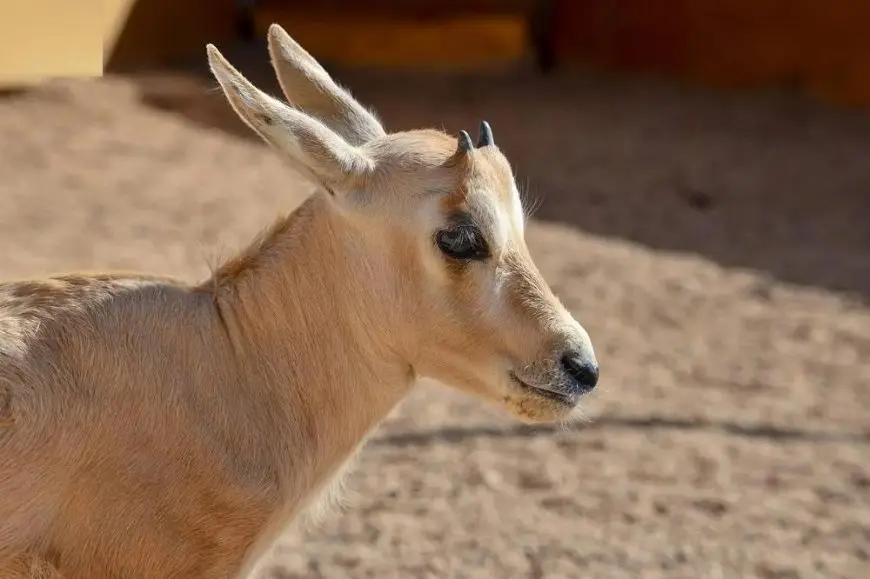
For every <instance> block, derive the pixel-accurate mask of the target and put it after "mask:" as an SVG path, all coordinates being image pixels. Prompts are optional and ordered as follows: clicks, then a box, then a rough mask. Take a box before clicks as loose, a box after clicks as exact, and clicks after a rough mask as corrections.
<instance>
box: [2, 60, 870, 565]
mask: <svg viewBox="0 0 870 579" xmlns="http://www.w3.org/2000/svg"><path fill="white" fill-rule="evenodd" d="M228 54H229V53H228ZM263 54H264V53H259V52H258V53H257V56H256V59H257V60H258V66H259V67H260V69H262V70H261V73H262V72H263V71H265V72H268V69H267V68H264V67H263V66H262V64H263V63H264V62H265V61H266V58H265V56H263ZM247 66H248V65H243V66H242V69H243V70H244V71H245V72H250V73H251V76H252V77H253V78H255V79H257V80H260V79H264V80H265V79H268V76H262V75H261V76H258V74H261V73H256V71H254V70H251V69H250V68H246V67H247ZM250 66H253V65H250ZM340 78H342V79H343V80H344V81H345V82H346V83H347V84H349V85H350V86H351V87H352V88H353V89H354V92H355V94H356V95H357V96H358V97H360V98H361V99H363V100H365V101H366V102H368V103H371V104H373V105H374V106H375V107H376V108H377V110H378V112H379V113H380V115H381V116H382V118H383V119H384V121H385V123H386V125H387V127H388V128H389V129H393V130H395V129H402V128H412V127H420V126H430V125H434V126H441V127H444V128H446V129H448V130H451V131H456V130H458V129H459V128H467V129H470V130H475V128H476V124H477V121H478V119H480V118H486V119H487V120H489V121H490V122H491V123H492V126H493V128H494V131H495V138H496V141H497V143H498V144H500V145H501V146H502V148H503V149H504V150H505V151H506V153H507V154H508V156H509V158H510V159H511V160H512V162H513V164H514V167H515V168H516V170H517V174H518V178H519V181H520V183H521V184H522V185H523V186H524V188H525V189H526V190H527V191H528V194H529V196H530V197H532V198H536V199H539V200H540V202H541V206H540V209H539V210H538V211H537V213H536V219H535V221H534V222H533V224H532V225H531V227H530V228H529V231H528V241H529V244H530V247H531V250H532V252H533V254H534V256H535V257H536V260H537V262H538V264H539V265H540V267H541V269H542V271H543V273H544V275H545V277H546V278H547V279H548V280H549V281H550V282H551V284H552V285H553V287H554V289H555V290H556V292H557V293H558V294H559V295H560V296H561V297H562V298H563V300H564V302H565V303H566V305H567V306H568V307H569V308H570V309H571V310H572V311H574V312H575V314H576V316H577V317H578V319H580V320H581V322H582V323H583V324H584V325H585V326H586V327H587V328H588V329H589V331H590V334H591V336H592V338H593V340H594V342H595V345H596V350H597V352H598V355H599V359H600V362H601V368H602V386H601V388H600V391H598V393H597V394H596V395H595V396H594V397H593V398H592V399H591V400H590V401H589V404H588V408H589V410H588V414H589V418H590V420H589V423H588V424H586V425H580V426H579V427H578V428H576V429H570V430H563V429H552V428H534V429H529V428H521V427H518V426H517V425H516V424H514V423H513V422H512V421H511V420H509V419H507V418H506V417H504V416H502V415H501V414H499V413H498V412H496V411H494V410H492V409H490V408H488V407H486V406H484V405H483V404H482V403H480V402H478V401H476V400H472V399H470V398H467V397H465V396H463V395H460V394H457V393H455V392H452V391H450V390H448V389H447V388H444V387H442V386H440V385H435V384H424V385H422V386H421V387H420V388H419V389H418V391H416V392H415V394H414V395H413V396H412V397H411V398H410V399H409V400H408V401H407V402H406V403H405V404H403V405H402V406H401V407H400V408H399V409H398V410H397V412H396V413H395V415H394V416H391V417H390V419H389V420H388V421H387V423H386V424H384V426H383V427H382V429H381V430H380V431H379V432H378V435H377V436H376V438H375V440H373V441H372V442H371V443H370V445H369V446H368V447H367V448H366V450H365V451H364V452H363V454H362V457H361V461H360V464H359V467H358V468H357V470H356V471H355V472H354V474H353V475H352V476H351V478H350V481H349V482H350V484H349V489H350V495H349V497H348V501H349V505H348V507H347V509H346V510H345V511H344V512H341V511H336V512H333V513H331V514H329V515H328V516H327V517H326V518H325V519H324V520H323V521H322V523H321V524H320V525H319V526H317V527H314V528H311V529H308V530H292V531H291V532H290V533H289V534H288V536H287V538H286V539H285V540H284V541H282V543H281V544H280V545H278V546H276V549H275V553H274V557H273V561H274V564H275V567H274V569H271V565H268V566H267V569H271V571H270V572H269V573H267V574H266V575H264V576H274V577H276V578H291V577H292V578H296V577H329V578H337V577H355V578H356V577H359V578H366V577H371V578H378V579H384V578H388V577H402V578H412V577H413V578H416V577H426V578H429V577H455V578H481V579H484V578H487V579H488V578H499V579H501V578H540V577H546V578H580V577H583V578H588V577H595V578H598V577H601V578H611V577H613V578H617V577H626V578H638V577H643V578H658V577H667V578H675V579H677V578H686V579H698V578H711V579H712V578H736V579H743V578H752V577H757V578H763V579H772V578H777V579H786V578H788V579H792V578H825V579H828V578H830V579H834V578H849V579H858V578H859V577H862V576H867V573H868V569H870V253H868V252H870V116H868V115H863V116H862V115H860V114H858V113H856V112H847V111H834V110H827V109H825V108H823V107H821V106H818V105H813V104H811V103H806V102H803V101H801V100H800V99H798V98H796V97H792V96H789V95H782V94H763V95H742V96H727V95H720V94H712V93H708V92H706V91H702V90H690V89H685V88H677V87H674V86H670V85H668V84H666V83H662V82H658V81H655V80H627V79H620V78H607V77H602V76H597V75H592V76H590V75H582V74H580V73H579V72H576V71H574V72H572V71H563V72H560V73H558V74H557V75H556V76H555V77H553V78H549V79H546V80H544V81H541V80H536V79H533V78H531V76H530V75H525V74H520V75H513V76H510V77H506V76H490V77H486V78H474V79H428V80H427V79H422V78H418V77H413V76H407V75H406V76H399V75H396V74H386V73H381V74H378V75H375V74H360V73H353V72H346V73H345V74H344V75H341V76H340ZM213 87H214V84H213V83H212V82H210V81H208V80H206V81H205V83H204V84H201V83H200V82H199V81H197V80H195V79H194V78H193V77H189V78H187V77H184V78H182V77H178V78H173V77H167V76H165V75H164V76H160V77H156V76H150V77H137V78H135V79H130V78H107V79H104V80H100V81H93V82H84V81H83V82H63V83H58V84H56V85H54V86H51V87H47V88H42V89H39V90H36V91H34V92H30V93H25V94H20V95H7V96H5V97H3V98H2V99H0V245H2V247H3V248H4V249H3V251H2V255H0V276H2V277H6V278H8V277H19V276H34V275H44V274H47V273H52V272H56V271H59V270H71V269H91V268H123V269H128V268H133V269H140V270H155V271H159V272H162V273H167V274H173V275H177V276H181V277H183V278H187V279H198V278H201V277H203V276H205V275H206V274H207V273H208V264H209V263H214V262H215V261H216V260H218V259H219V258H221V257H223V256H226V255H228V254H229V253H230V252H231V251H233V250H234V249H236V248H238V247H239V246H240V245H241V244H242V243H244V242H245V241H246V240H247V239H248V238H249V237H250V236H252V235H253V234H254V233H255V232H256V231H258V230H259V229H260V228H261V227H263V226H265V225H266V224H267V223H269V222H271V220H272V219H273V218H274V217H275V215H276V214H277V213H278V212H281V211H287V210H289V209H291V208H292V207H294V206H295V205H296V204H297V203H298V202H299V201H300V200H301V199H302V198H303V196H304V195H305V194H306V193H307V190H306V189H305V188H303V187H301V186H300V185H298V184H294V179H295V176H294V175H293V174H292V173H290V172H289V170H288V169H286V168H285V167H284V166H283V165H282V163H281V161H280V160H279V159H278V158H277V156H276V155H274V154H273V153H272V152H271V151H269V150H268V149H266V148H265V147H264V146H262V145H261V144H260V143H259V142H258V141H256V140H254V139H252V138H250V136H249V135H248V134H247V133H246V132H245V131H244V130H241V126H240V123H238V122H237V121H235V119H234V117H232V116H231V113H230V112H229V108H228V106H227V105H226V104H225V102H224V101H223V98H222V97H221V95H220V94H218V93H217V92H216V91H215V90H213ZM266 87H267V88H270V86H269V85H268V84H267V85H266ZM862 570H863V572H862Z"/></svg>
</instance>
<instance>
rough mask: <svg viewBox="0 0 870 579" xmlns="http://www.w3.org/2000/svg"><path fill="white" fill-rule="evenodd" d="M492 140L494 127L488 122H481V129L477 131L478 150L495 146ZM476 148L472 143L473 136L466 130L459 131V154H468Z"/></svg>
mask: <svg viewBox="0 0 870 579" xmlns="http://www.w3.org/2000/svg"><path fill="white" fill-rule="evenodd" d="M494 143H495V141H494V140H493V138H492V127H490V126H489V123H488V122H486V121H480V128H479V129H478V131H477V148H480V147H486V146H489V145H492V144H494ZM474 147H475V145H474V144H472V141H471V135H469V134H468V132H467V131H465V130H464V129H463V130H461V131H459V152H460V153H467V152H469V151H470V150H471V149H473V148H474Z"/></svg>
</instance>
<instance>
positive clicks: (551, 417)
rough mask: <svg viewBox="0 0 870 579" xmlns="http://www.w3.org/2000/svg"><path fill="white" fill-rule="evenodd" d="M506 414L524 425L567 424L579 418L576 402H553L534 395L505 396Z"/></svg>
mask: <svg viewBox="0 0 870 579" xmlns="http://www.w3.org/2000/svg"><path fill="white" fill-rule="evenodd" d="M503 404H504V408H505V410H506V411H507V413H508V414H510V415H511V416H512V417H514V418H516V419H517V420H519V421H520V422H523V423H525V424H553V423H563V424H564V423H569V422H573V421H574V420H576V419H579V417H580V416H581V412H582V411H581V409H580V404H579V403H578V402H576V401H575V402H565V401H560V400H553V399H551V398H547V397H544V396H538V395H535V394H521V395H510V396H506V397H505V398H504V400H503Z"/></svg>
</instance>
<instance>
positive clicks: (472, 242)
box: [435, 225, 489, 261]
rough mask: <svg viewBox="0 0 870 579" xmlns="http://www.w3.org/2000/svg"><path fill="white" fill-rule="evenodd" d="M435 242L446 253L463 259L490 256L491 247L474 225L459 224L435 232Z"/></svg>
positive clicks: (452, 257) (448, 255)
mask: <svg viewBox="0 0 870 579" xmlns="http://www.w3.org/2000/svg"><path fill="white" fill-rule="evenodd" d="M435 243H436V244H437V245H438V249H440V250H441V251H442V252H443V253H444V255H446V256H447V257H449V258H451V259H459V260H462V261H469V260H481V259H486V258H487V257H489V248H488V247H487V245H486V241H485V240H484V239H483V235H481V233H480V230H479V229H477V227H474V226H473V225H459V226H456V227H452V228H450V229H442V230H441V231H439V232H438V233H436V234H435Z"/></svg>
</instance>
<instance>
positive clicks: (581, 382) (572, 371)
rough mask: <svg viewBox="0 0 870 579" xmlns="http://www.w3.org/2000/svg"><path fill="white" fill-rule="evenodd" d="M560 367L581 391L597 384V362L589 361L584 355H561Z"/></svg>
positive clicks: (586, 390)
mask: <svg viewBox="0 0 870 579" xmlns="http://www.w3.org/2000/svg"><path fill="white" fill-rule="evenodd" d="M562 369H563V370H565V373H566V374H567V375H568V376H570V377H571V380H572V381H573V382H574V386H575V387H576V388H577V389H578V390H580V391H582V392H588V391H590V390H592V389H593V388H595V385H596V384H598V364H596V363H595V362H590V361H589V360H588V359H587V358H585V357H581V356H578V355H577V354H565V355H564V356H562Z"/></svg>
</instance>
